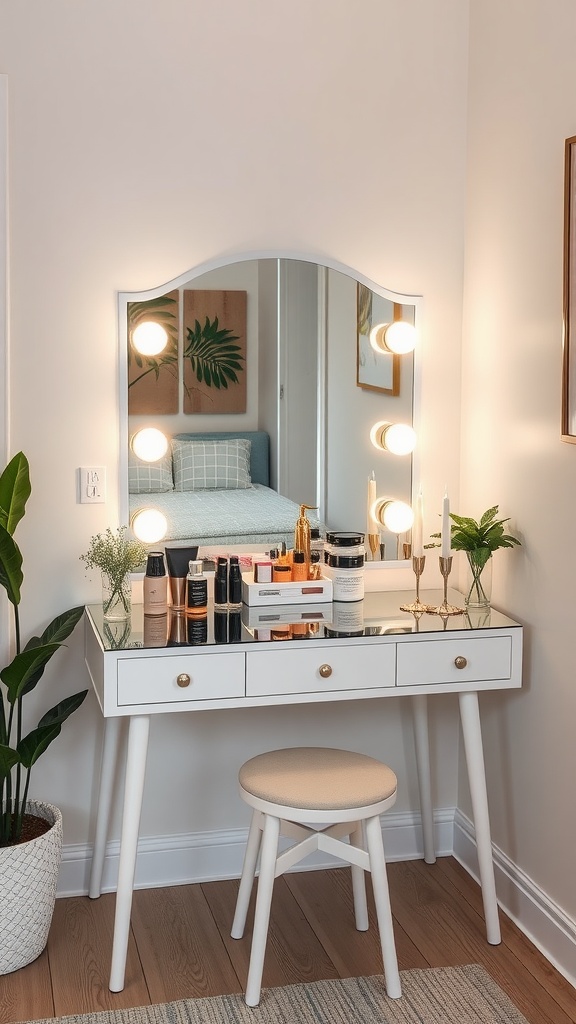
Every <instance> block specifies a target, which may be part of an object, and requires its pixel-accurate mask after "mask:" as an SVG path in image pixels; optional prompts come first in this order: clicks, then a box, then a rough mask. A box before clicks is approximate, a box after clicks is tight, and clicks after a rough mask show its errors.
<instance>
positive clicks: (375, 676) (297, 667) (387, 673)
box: [246, 642, 396, 697]
mask: <svg viewBox="0 0 576 1024" xmlns="http://www.w3.org/2000/svg"><path fill="white" fill-rule="evenodd" d="M395 667H396V645H395V644H384V645H374V646H363V647H360V646H358V645H350V646H349V647H323V646H319V645H318V644H317V643H315V642H314V643H312V644H311V645H310V649H307V650H303V649H299V650H294V651H287V650H283V651H278V650H276V651H254V652H252V651H249V652H248V654H247V656H246V696H247V697H264V696H272V695H274V694H288V693H327V692H329V691H331V690H334V691H336V690H338V691H341V690H367V689H375V688H378V687H384V686H385V687H393V686H394V677H395Z"/></svg>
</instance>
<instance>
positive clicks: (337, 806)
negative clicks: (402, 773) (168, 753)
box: [238, 747, 396, 811]
mask: <svg viewBox="0 0 576 1024" xmlns="http://www.w3.org/2000/svg"><path fill="white" fill-rule="evenodd" d="M238 780H239V782H240V785H241V786H242V789H244V790H246V792H248V793H251V794H252V796H255V797H258V798H259V799H261V800H268V801H269V802H270V803H273V804H280V805H282V806H286V807H301V808H302V809H306V810H315V809H317V810H326V811H330V810H344V809H346V808H348V807H365V806H369V805H370V804H375V803H378V802H379V801H380V800H386V799H387V798H388V797H389V796H392V794H393V793H395V792H396V776H395V774H394V772H393V771H392V769H391V768H388V766H387V765H385V764H382V762H381V761H377V760H376V759H375V758H374V757H368V755H367V754H356V753H354V752H353V751H351V750H334V749H332V748H331V747H288V748H287V749H285V750H270V751H269V752H268V753H266V754H258V755H257V756H256V757H252V758H251V759H250V760H249V761H246V763H245V764H243V765H242V767H241V769H240V772H239V774H238Z"/></svg>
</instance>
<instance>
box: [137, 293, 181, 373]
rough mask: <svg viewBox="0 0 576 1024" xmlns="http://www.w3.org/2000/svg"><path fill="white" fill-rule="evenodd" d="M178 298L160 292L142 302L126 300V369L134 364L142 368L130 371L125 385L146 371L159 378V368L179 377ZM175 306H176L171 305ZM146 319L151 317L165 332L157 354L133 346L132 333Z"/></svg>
mask: <svg viewBox="0 0 576 1024" xmlns="http://www.w3.org/2000/svg"><path fill="white" fill-rule="evenodd" d="M177 305H178V302H177V299H173V298H171V297H170V296H169V295H160V296H159V297H158V298H156V299H146V300H144V301H143V302H129V303H128V370H129V371H130V368H131V366H132V360H134V364H135V366H136V367H138V369H139V370H141V371H142V372H141V373H139V374H138V373H137V374H136V375H135V376H134V374H130V372H129V377H130V376H131V377H132V379H131V380H129V383H128V389H130V388H133V387H134V385H135V384H137V383H138V382H139V381H141V380H142V379H143V378H144V377H146V376H148V374H150V373H153V374H154V375H155V377H156V380H158V378H159V376H160V370H161V369H162V368H166V369H167V370H168V372H169V373H171V374H172V375H173V376H174V377H176V379H178V314H177ZM174 307H176V309H175V308H174ZM146 320H153V321H154V322H155V323H158V324H160V325H161V326H162V327H163V328H164V330H165V331H166V333H167V335H168V344H167V345H166V348H165V349H164V351H163V352H161V353H159V354H158V355H157V356H144V355H142V354H141V353H140V352H137V351H136V349H135V348H134V347H133V346H132V343H131V342H132V335H133V333H134V331H135V329H136V328H137V327H138V326H139V324H141V323H143V322H144V321H146Z"/></svg>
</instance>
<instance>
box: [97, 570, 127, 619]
mask: <svg viewBox="0 0 576 1024" xmlns="http://www.w3.org/2000/svg"><path fill="white" fill-rule="evenodd" d="M131 609H132V580H131V578H130V574H127V575H126V576H124V577H123V578H122V579H121V580H113V579H111V577H110V576H107V575H106V574H105V573H102V612H103V615H104V618H105V619H106V620H107V621H108V622H121V621H123V620H125V619H129V618H130V612H131Z"/></svg>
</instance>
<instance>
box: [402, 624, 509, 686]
mask: <svg viewBox="0 0 576 1024" xmlns="http://www.w3.org/2000/svg"><path fill="white" fill-rule="evenodd" d="M397 657H398V669H397V682H398V686H420V685H422V684H426V683H431V684H432V683H472V682H481V681H482V680H489V679H510V675H511V669H512V637H510V636H494V637H482V638H480V639H473V640H440V639H436V640H424V641H422V642H420V643H410V642H408V643H403V644H398V655H397Z"/></svg>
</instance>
